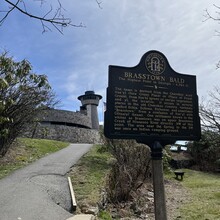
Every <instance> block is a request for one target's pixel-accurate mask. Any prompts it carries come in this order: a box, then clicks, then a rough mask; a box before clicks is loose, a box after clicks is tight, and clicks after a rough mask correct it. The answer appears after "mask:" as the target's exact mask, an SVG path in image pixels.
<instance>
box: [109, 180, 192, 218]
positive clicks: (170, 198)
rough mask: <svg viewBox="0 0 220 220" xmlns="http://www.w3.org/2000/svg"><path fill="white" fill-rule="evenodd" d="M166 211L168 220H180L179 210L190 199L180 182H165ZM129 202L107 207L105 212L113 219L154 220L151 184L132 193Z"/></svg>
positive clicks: (146, 184)
mask: <svg viewBox="0 0 220 220" xmlns="http://www.w3.org/2000/svg"><path fill="white" fill-rule="evenodd" d="M164 183H165V192H166V209H167V218H168V220H176V219H180V218H181V215H180V212H179V208H180V207H181V206H182V205H183V204H184V203H186V202H187V201H188V200H189V199H190V193H189V192H188V191H187V190H186V189H185V188H184V187H183V186H182V185H181V182H180V181H178V180H176V179H172V180H165V182H164ZM132 197H133V198H132V199H131V201H130V202H126V203H120V204H118V205H114V206H113V205H108V206H107V210H108V212H110V213H111V216H112V218H113V219H121V220H141V219H144V220H155V216H154V195H153V188H152V183H149V182H148V183H145V184H144V185H142V187H141V188H139V189H138V190H137V191H136V192H132Z"/></svg>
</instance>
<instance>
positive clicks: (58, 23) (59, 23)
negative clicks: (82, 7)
mask: <svg viewBox="0 0 220 220" xmlns="http://www.w3.org/2000/svg"><path fill="white" fill-rule="evenodd" d="M4 1H5V2H7V3H8V4H9V5H10V6H12V8H10V10H8V11H7V12H6V15H5V16H4V17H3V18H2V19H1V20H0V25H2V24H3V22H4V21H5V20H6V18H7V17H8V16H9V14H10V13H11V12H12V11H13V10H15V9H16V10H18V11H19V12H21V13H22V14H24V15H26V16H28V17H30V18H33V19H36V20H39V21H40V22H41V24H42V27H43V33H44V32H46V31H47V30H50V31H51V29H50V28H49V27H48V26H47V25H45V24H46V23H49V24H51V25H52V26H53V27H54V28H55V29H56V30H57V31H58V32H60V33H61V34H63V28H64V27H67V26H72V27H85V26H84V25H83V24H82V23H80V24H79V25H76V24H72V21H71V19H70V18H65V17H64V15H63V14H62V10H65V9H64V8H63V7H62V5H61V3H60V1H59V0H58V4H59V7H58V8H57V10H56V11H55V14H54V16H53V17H50V18H48V15H50V14H51V13H52V12H53V8H52V6H51V8H50V10H49V11H48V12H47V13H46V14H45V15H44V16H37V15H34V14H32V13H30V12H28V11H27V8H26V5H25V3H24V2H23V7H20V6H19V3H20V2H21V1H20V0H18V1H17V2H16V3H13V2H11V1H9V0H4ZM96 1H97V4H99V5H100V4H101V3H100V2H98V0H96ZM42 4H43V3H42V1H41V5H42Z"/></svg>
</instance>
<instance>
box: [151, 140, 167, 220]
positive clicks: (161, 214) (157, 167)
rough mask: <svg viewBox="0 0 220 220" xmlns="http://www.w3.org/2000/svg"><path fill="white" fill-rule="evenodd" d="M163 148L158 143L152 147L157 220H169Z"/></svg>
mask: <svg viewBox="0 0 220 220" xmlns="http://www.w3.org/2000/svg"><path fill="white" fill-rule="evenodd" d="M162 150H163V148H162V146H161V144H160V143H159V142H158V141H155V142H154V143H153V146H152V147H151V158H152V169H153V170H152V171H153V187H154V209H155V211H154V213H155V219H156V220H167V212H166V196H165V189H164V178H163V161H162V156H163V153H162Z"/></svg>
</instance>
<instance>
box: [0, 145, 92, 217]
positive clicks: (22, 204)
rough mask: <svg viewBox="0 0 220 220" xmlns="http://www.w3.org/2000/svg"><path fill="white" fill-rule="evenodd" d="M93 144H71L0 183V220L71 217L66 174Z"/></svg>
mask: <svg viewBox="0 0 220 220" xmlns="http://www.w3.org/2000/svg"><path fill="white" fill-rule="evenodd" d="M91 147H92V145H91V144H70V145H69V146H68V147H66V148H64V149H62V150H60V151H58V152H56V153H53V154H50V155H48V156H46V157H44V158H42V159H40V160H38V161H36V162H34V163H32V164H30V165H28V166H27V167H25V168H23V169H20V170H17V171H15V172H14V173H13V174H11V175H10V176H8V177H6V178H4V179H2V180H0V219H1V220H65V219H67V218H69V217H71V216H72V214H71V213H70V212H69V211H71V198H70V192H69V186H68V181H67V177H65V174H66V173H67V172H68V171H69V170H70V168H71V167H72V166H73V165H74V164H75V163H76V162H77V161H78V160H79V159H80V157H81V156H82V155H84V154H85V153H86V152H87V151H88V150H89V149H90V148H91Z"/></svg>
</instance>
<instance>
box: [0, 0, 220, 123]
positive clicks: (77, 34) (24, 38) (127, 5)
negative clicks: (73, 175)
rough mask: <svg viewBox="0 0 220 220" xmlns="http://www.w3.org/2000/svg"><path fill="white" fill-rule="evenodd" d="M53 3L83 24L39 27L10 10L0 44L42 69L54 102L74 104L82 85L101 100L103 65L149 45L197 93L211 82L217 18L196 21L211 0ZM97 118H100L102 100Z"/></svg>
mask: <svg viewBox="0 0 220 220" xmlns="http://www.w3.org/2000/svg"><path fill="white" fill-rule="evenodd" d="M60 2H61V3H62V5H63V7H64V8H65V9H66V12H65V15H66V16H67V17H70V18H71V19H72V22H73V23H74V24H76V25H77V24H80V23H81V22H82V23H83V24H84V25H85V26H86V27H84V28H74V27H69V28H65V29H64V32H63V33H64V34H63V35H61V34H60V33H58V32H57V31H56V30H54V29H53V31H52V32H47V33H44V34H42V26H41V23H40V22H39V21H36V20H33V19H31V18H28V17H25V16H24V15H22V14H20V13H19V12H15V11H14V12H13V13H12V14H11V15H10V16H9V17H8V18H7V20H6V21H5V22H4V24H3V25H2V26H1V27H0V51H1V52H2V51H4V50H7V51H9V54H10V55H11V56H13V57H14V58H15V59H16V60H18V61H19V60H22V59H27V60H29V61H30V62H31V64H32V66H33V70H34V72H35V73H38V74H46V75H47V76H48V79H49V82H50V84H51V85H52V87H53V90H54V91H55V93H56V94H57V97H58V99H60V100H61V106H60V108H62V109H66V110H72V111H76V110H78V109H79V106H80V102H79V101H78V100H77V97H78V96H79V95H81V94H84V92H85V91H86V90H94V91H95V92H96V93H98V94H100V95H102V96H103V101H105V96H106V87H107V83H108V82H107V78H108V66H109V65H119V66H128V67H132V66H135V65H137V64H138V63H139V61H140V58H141V57H142V55H143V54H144V53H146V52H147V51H149V50H159V51H161V52H162V53H163V54H164V55H165V56H166V57H167V59H168V61H169V63H170V65H171V66H172V68H173V69H174V70H175V71H177V72H180V73H185V74H191V75H196V76H197V90H198V95H199V98H200V100H201V99H202V97H206V96H207V94H208V91H210V90H212V89H213V87H214V86H217V85H219V82H220V70H216V63H217V62H218V61H219V59H220V53H219V48H220V37H219V36H217V35H216V33H215V30H220V25H219V24H218V23H217V22H214V21H211V20H209V21H206V22H204V20H205V18H204V14H205V9H208V10H209V11H210V12H213V13H214V12H215V8H214V7H213V4H214V3H216V4H217V3H218V1H217V0H215V1H207V0H200V1H191V0H178V1H176V0H170V1H165V0H154V1H146V0H139V1H134V0H133V1H132V0H130V1H128V0H121V1H117V0H111V1H107V0H102V4H101V6H102V9H100V8H99V7H98V5H97V3H96V1H95V0H83V1H82V0H71V1H70V0H60ZM50 3H51V4H53V6H54V8H56V5H54V4H56V1H52V0H48V1H46V3H45V4H44V5H43V7H42V8H41V7H39V6H40V3H39V2H38V1H31V4H30V5H28V4H27V6H28V8H29V7H30V9H31V10H33V11H34V12H36V13H37V14H39V13H40V12H42V13H43V10H44V9H45V10H47V9H46V7H48V5H49V4H50ZM1 7H3V3H2V2H1V3H0V8H1ZM0 16H1V14H0ZM99 117H100V121H102V120H103V116H102V102H101V103H100V106H99Z"/></svg>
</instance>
